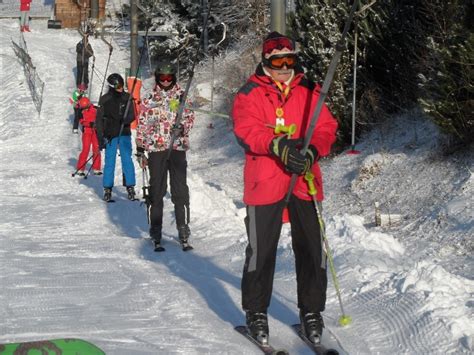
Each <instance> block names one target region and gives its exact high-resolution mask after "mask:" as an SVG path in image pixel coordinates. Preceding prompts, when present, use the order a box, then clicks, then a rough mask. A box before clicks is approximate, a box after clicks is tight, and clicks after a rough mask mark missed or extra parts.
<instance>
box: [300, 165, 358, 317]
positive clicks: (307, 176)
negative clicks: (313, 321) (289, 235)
mask: <svg viewBox="0 0 474 355" xmlns="http://www.w3.org/2000/svg"><path fill="white" fill-rule="evenodd" d="M304 179H305V180H306V182H307V183H308V193H309V194H310V195H311V198H312V199H313V204H314V208H315V210H316V216H317V217H318V223H319V230H320V233H321V239H322V240H323V241H324V247H325V248H326V255H327V257H328V261H329V269H330V270H331V275H332V280H333V282H334V288H335V289H336V294H337V298H338V300H339V306H340V307H341V313H342V315H341V316H340V317H339V324H340V325H342V326H345V325H348V324H351V323H352V318H351V316H349V315H347V314H346V313H345V312H344V307H343V305H342V298H341V291H340V288H339V281H338V279H337V274H336V268H335V267H334V260H333V258H332V253H331V248H330V247H329V241H328V239H327V237H326V226H325V225H324V220H323V217H322V214H321V210H320V209H319V207H318V201H317V200H316V193H317V190H316V186H314V182H313V180H314V175H313V174H312V173H311V172H307V173H306V174H305V176H304Z"/></svg>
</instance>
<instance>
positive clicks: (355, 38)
mask: <svg viewBox="0 0 474 355" xmlns="http://www.w3.org/2000/svg"><path fill="white" fill-rule="evenodd" d="M354 24H355V28H354V80H353V84H352V132H351V149H350V150H349V151H348V152H347V154H359V153H360V152H359V151H358V150H356V149H355V125H356V105H357V104H356V90H357V22H356V21H355V22H354Z"/></svg>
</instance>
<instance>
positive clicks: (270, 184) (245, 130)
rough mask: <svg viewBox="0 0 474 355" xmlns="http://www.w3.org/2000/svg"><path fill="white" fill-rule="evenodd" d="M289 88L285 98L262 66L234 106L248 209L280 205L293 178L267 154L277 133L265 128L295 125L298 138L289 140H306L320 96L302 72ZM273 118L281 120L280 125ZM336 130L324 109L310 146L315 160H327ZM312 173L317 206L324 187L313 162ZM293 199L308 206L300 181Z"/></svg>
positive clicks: (332, 118) (329, 114)
mask: <svg viewBox="0 0 474 355" xmlns="http://www.w3.org/2000/svg"><path fill="white" fill-rule="evenodd" d="M289 86H290V91H289V92H288V94H287V96H286V98H285V97H284V95H283V94H282V92H281V91H280V89H279V88H278V87H277V86H276V84H275V83H274V81H273V80H272V79H271V78H270V77H269V76H267V75H265V73H264V71H263V68H262V65H261V64H260V65H259V66H258V67H257V70H256V73H255V74H253V75H252V76H251V77H250V78H249V80H248V81H247V83H246V84H245V85H244V86H243V87H242V88H241V89H240V91H239V92H238V93H237V96H236V98H235V100H234V106H233V110H232V118H233V121H234V133H235V135H236V136H237V140H238V141H239V143H240V144H241V145H242V146H243V147H244V149H245V167H244V203H246V204H247V205H267V204H272V203H275V202H278V201H281V200H282V199H283V198H284V197H285V196H286V194H287V193H288V190H289V186H290V180H291V173H289V172H287V171H286V170H285V168H284V166H283V165H282V164H281V162H280V161H279V159H278V158H277V157H275V156H274V155H272V154H271V153H270V148H269V147H270V142H271V141H272V139H273V138H275V133H274V129H273V128H272V127H269V126H275V125H276V124H277V123H281V124H284V125H291V124H296V126H297V129H296V132H295V134H294V135H293V136H292V137H291V138H304V136H305V132H306V130H307V128H308V126H309V124H310V121H311V118H312V116H313V113H314V110H315V108H316V103H317V101H318V98H319V91H320V88H319V87H318V86H316V85H315V84H314V83H313V82H311V81H309V80H308V79H306V78H304V74H303V72H302V71H299V72H298V71H297V70H295V77H294V78H293V80H292V81H291V83H290V85H289ZM277 109H279V110H278V111H279V112H278V111H277ZM277 116H280V118H279V119H278V122H277ZM337 126H338V124H337V121H336V120H335V119H334V117H333V116H332V114H331V113H330V112H329V109H328V108H327V107H326V105H323V109H322V111H321V114H320V116H319V118H318V121H317V124H316V128H315V130H314V133H313V136H312V138H311V143H310V144H312V145H314V146H315V147H316V149H317V151H318V153H319V156H321V157H322V156H326V155H328V154H329V152H330V149H331V146H332V144H333V143H334V142H335V140H336V130H337ZM312 173H313V174H314V177H315V178H314V184H315V186H316V188H317V195H316V198H317V200H318V201H321V200H322V199H323V182H322V176H321V170H320V167H319V164H318V163H317V162H315V163H314V165H313V167H312ZM293 195H295V196H296V197H298V198H300V199H303V200H311V196H310V195H309V194H308V186H307V183H306V182H305V181H304V179H303V176H299V177H298V180H297V183H296V185H295V188H294V190H293Z"/></svg>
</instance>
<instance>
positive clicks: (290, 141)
mask: <svg viewBox="0 0 474 355" xmlns="http://www.w3.org/2000/svg"><path fill="white" fill-rule="evenodd" d="M318 98H319V87H318V86H316V85H315V84H314V83H313V82H311V81H310V80H308V79H307V78H305V76H304V72H303V70H302V68H301V67H300V66H299V65H298V58H297V54H296V53H295V46H294V43H293V41H292V40H290V39H289V38H288V37H285V36H283V35H281V34H279V33H278V32H272V33H270V34H269V35H268V36H267V38H266V39H265V41H264V43H263V50H262V62H261V63H260V64H259V65H258V67H257V69H256V71H255V74H253V75H252V76H251V77H250V78H249V80H248V81H247V83H246V84H245V85H244V86H243V87H242V88H241V89H240V91H239V92H238V94H237V96H236V98H235V101H234V106H233V111H232V116H233V120H234V133H235V135H236V137H237V140H238V141H239V143H240V144H241V145H242V146H243V147H244V149H245V167H244V203H245V204H246V205H247V216H246V218H245V225H246V227H247V235H248V245H247V249H246V260H245V265H244V271H243V277H242V307H243V309H244V310H245V312H246V322H247V327H248V329H249V331H250V333H251V334H252V335H253V336H254V337H255V338H257V339H258V340H259V341H261V342H262V343H266V342H267V341H268V321H267V308H268V306H269V304H270V298H271V293H272V287H273V277H274V271H275V262H276V252H277V246H278V240H279V238H280V232H281V228H282V213H283V210H284V209H285V207H287V208H288V212H289V219H290V223H291V235H292V247H293V251H294V254H295V264H296V281H297V297H298V308H299V309H300V320H301V324H302V328H303V331H304V332H305V334H306V335H307V336H308V338H309V339H310V340H311V341H313V342H318V341H319V339H320V337H321V334H322V329H323V327H324V323H323V319H322V317H321V312H322V311H323V310H324V308H325V302H326V288H327V277H326V255H325V253H324V250H323V247H322V240H321V233H320V229H319V224H318V217H317V215H316V210H315V206H314V205H313V202H312V197H311V196H310V195H309V193H308V186H307V183H306V181H305V180H304V175H305V173H307V172H312V174H314V176H315V180H314V184H315V186H316V188H317V195H316V198H317V200H318V201H322V199H323V189H322V177H321V170H320V168H319V165H318V159H319V158H320V157H323V156H326V155H328V154H329V152H330V149H331V146H332V144H333V143H334V141H335V140H336V130H337V121H336V120H335V119H334V117H333V116H332V114H331V113H330V112H329V110H328V108H327V107H326V106H324V107H323V109H322V112H321V114H320V116H319V118H318V121H317V124H316V127H315V130H314V133H313V136H312V137H311V141H310V146H309V148H308V150H307V153H306V154H305V155H302V154H301V153H300V151H299V150H300V148H301V147H302V143H303V140H304V137H305V134H306V131H307V129H308V127H309V124H310V121H311V118H312V116H313V113H314V110H315V106H316V104H317V101H318ZM291 125H293V130H292V131H291V133H292V136H291V137H289V136H288V135H285V134H280V133H278V129H275V127H277V126H278V127H286V128H288V127H290V126H291ZM280 131H281V130H280ZM292 174H297V175H298V179H297V183H296V185H295V188H294V190H293V193H292V195H291V198H290V201H289V202H288V204H287V203H286V201H285V197H286V195H287V192H288V190H289V186H290V180H291V176H292Z"/></svg>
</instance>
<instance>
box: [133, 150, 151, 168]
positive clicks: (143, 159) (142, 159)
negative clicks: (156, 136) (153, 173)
mask: <svg viewBox="0 0 474 355" xmlns="http://www.w3.org/2000/svg"><path fill="white" fill-rule="evenodd" d="M135 156H136V157H137V162H138V165H139V166H140V168H142V169H144V168H146V167H147V166H148V158H147V156H146V154H145V149H143V148H142V147H137V154H135Z"/></svg>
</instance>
